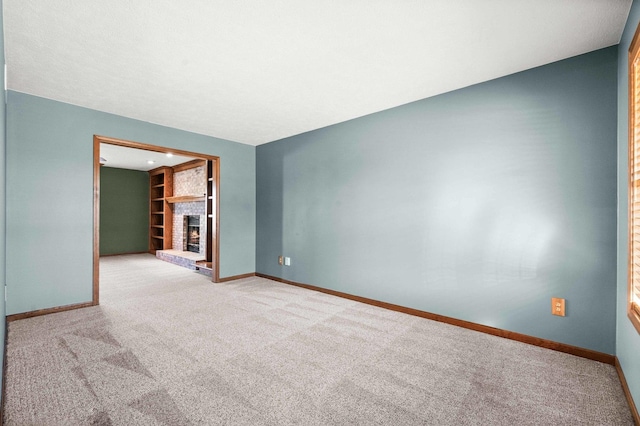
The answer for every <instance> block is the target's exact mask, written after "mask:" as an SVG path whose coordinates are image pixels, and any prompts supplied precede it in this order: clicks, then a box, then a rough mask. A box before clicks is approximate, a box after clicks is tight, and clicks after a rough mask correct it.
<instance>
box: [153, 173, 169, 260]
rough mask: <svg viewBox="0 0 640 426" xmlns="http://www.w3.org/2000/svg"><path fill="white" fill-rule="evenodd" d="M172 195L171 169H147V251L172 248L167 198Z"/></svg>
mask: <svg viewBox="0 0 640 426" xmlns="http://www.w3.org/2000/svg"><path fill="white" fill-rule="evenodd" d="M172 195H173V169H171V167H158V168H157V169H153V170H150V171H149V251H150V252H151V253H153V254H155V252H156V250H167V249H170V248H172V233H173V212H172V210H171V205H170V204H169V201H168V199H169V198H171V197H172Z"/></svg>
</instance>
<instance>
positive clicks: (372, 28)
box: [4, 0, 631, 145]
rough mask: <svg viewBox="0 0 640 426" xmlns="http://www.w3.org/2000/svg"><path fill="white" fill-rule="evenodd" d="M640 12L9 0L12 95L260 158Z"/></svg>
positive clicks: (625, 3) (368, 3) (467, 4)
mask: <svg viewBox="0 0 640 426" xmlns="http://www.w3.org/2000/svg"><path fill="white" fill-rule="evenodd" d="M630 7H631V0H481V1H479V0H423V1H416V0H350V1H337V0H306V1H304V0H271V1H259V0H244V1H238V0H217V1H214V0H192V1H177V0H91V1H87V0H4V30H5V51H6V62H7V67H8V68H7V78H8V87H9V89H11V90H15V91H19V92H24V93H29V94H33V95H37V96H41V97H45V98H49V99H54V100H57V101H61V102H66V103H70V104H74V105H80V106H84V107H88V108H93V109H96V110H100V111H105V112H110V113H114V114H118V115H122V116H125V117H131V118H136V119H139V120H144V121H148V122H151V123H157V124H162V125H166V126H170V127H174V128H178V129H183V130H189V131H192V132H196V133H201V134H205V135H210V136H215V137H218V138H223V139H228V140H232V141H236V142H241V143H246V144H251V145H259V144H262V143H266V142H270V141H274V140H277V139H281V138H284V137H287V136H292V135H296V134H299V133H303V132H306V131H309V130H313V129H317V128H320V127H324V126H328V125H331V124H335V123H339V122H342V121H346V120H349V119H352V118H356V117H360V116H363V115H366V114H370V113H373V112H377V111H381V110H384V109H388V108H392V107H394V106H398V105H402V104H405V103H408V102H412V101H416V100H419V99H423V98H426V97H429V96H434V95H437V94H440V93H444V92H448V91H451V90H455V89H458V88H461V87H465V86H469V85H472V84H475V83H479V82H482V81H486V80H490V79H494V78H497V77H501V76H504V75H507V74H512V73H514V72H518V71H522V70H526V69H529V68H533V67H536V66H539V65H543V64H547V63H550V62H554V61H557V60H560V59H564V58H568V57H571V56H575V55H579V54H582V53H586V52H589V51H592V50H596V49H600V48H604V47H607V46H611V45H615V44H617V43H618V42H619V41H620V36H621V34H622V30H623V28H624V24H625V21H626V18H627V15H628V13H629V9H630Z"/></svg>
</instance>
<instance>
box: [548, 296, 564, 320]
mask: <svg viewBox="0 0 640 426" xmlns="http://www.w3.org/2000/svg"><path fill="white" fill-rule="evenodd" d="M564 310H565V300H564V299H560V298H559V297H552V298H551V313H552V314H553V315H558V316H560V317H563V316H565V311H564Z"/></svg>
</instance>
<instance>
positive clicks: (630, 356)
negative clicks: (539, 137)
mask: <svg viewBox="0 0 640 426" xmlns="http://www.w3.org/2000/svg"><path fill="white" fill-rule="evenodd" d="M639 23H640V3H638V2H637V1H636V2H633V5H632V6H631V11H630V12H629V18H628V19H627V25H626V26H625V29H624V33H623V34H622V39H621V40H620V44H619V46H618V280H617V281H618V286H617V289H618V290H617V297H618V305H617V306H618V309H617V312H618V315H617V327H616V355H617V357H618V360H619V361H620V365H621V366H622V370H623V371H624V375H625V378H626V379H627V384H628V385H629V390H630V391H631V395H632V396H633V399H634V401H635V404H636V407H638V408H640V405H639V404H640V334H638V332H637V331H636V329H635V328H634V327H633V326H632V325H631V322H630V321H629V319H628V318H627V289H628V287H627V286H628V284H627V279H628V274H627V265H628V264H627V259H628V254H629V250H628V244H629V242H628V226H629V219H628V216H629V215H628V210H627V209H628V208H629V203H628V190H629V185H628V183H627V182H628V173H629V167H628V160H629V146H628V144H629V139H628V133H627V132H628V129H629V112H628V111H629V107H628V102H629V93H628V89H629V71H628V56H627V55H628V54H629V45H630V44H631V40H632V39H633V35H634V33H635V31H636V27H637V26H638V24H639Z"/></svg>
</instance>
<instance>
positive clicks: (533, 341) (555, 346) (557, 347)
mask: <svg viewBox="0 0 640 426" xmlns="http://www.w3.org/2000/svg"><path fill="white" fill-rule="evenodd" d="M256 276H258V277H262V278H268V279H270V280H274V281H279V282H281V283H284V284H289V285H294V286H296V287H302V288H306V289H309V290H315V291H319V292H321V293H326V294H331V295H333V296H338V297H343V298H345V299H350V300H355V301H357V302H361V303H366V304H368V305H373V306H378V307H380V308H385V309H390V310H392V311H397V312H402V313H405V314H409V315H414V316H417V317H421V318H427V319H430V320H433V321H439V322H444V323H447V324H451V325H455V326H458V327H462V328H467V329H469V330H475V331H479V332H481V333H486V334H491V335H494V336H499V337H504V338H505V339H511V340H516V341H518V342H522V343H527V344H529V345H534V346H540V347H542V348H547V349H552V350H554V351H558V352H564V353H568V354H571V355H576V356H579V357H582V358H588V359H591V360H594V361H599V362H603V363H605V364H610V365H614V364H615V356H614V355H609V354H606V353H603V352H598V351H594V350H591V349H585V348H580V347H578V346H572V345H567V344H565V343H560V342H554V341H553V340H547V339H541V338H539V337H534V336H529V335H527V334H521V333H516V332H513V331H507V330H503V329H500V328H495V327H489V326H488V325H482V324H477V323H474V322H470V321H464V320H460V319H457V318H452V317H447V316H444V315H438V314H434V313H431V312H426V311H421V310H419V309H413V308H407V307H404V306H400V305H394V304H393V303H387V302H381V301H379V300H374V299H369V298H366V297H360V296H354V295H352V294H348V293H343V292H341V291H335V290H329V289H326V288H322V287H316V286H314V285H309V284H302V283H298V282H295V281H289V280H285V279H282V278H278V277H274V276H271V275H266V274H260V273H256Z"/></svg>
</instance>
